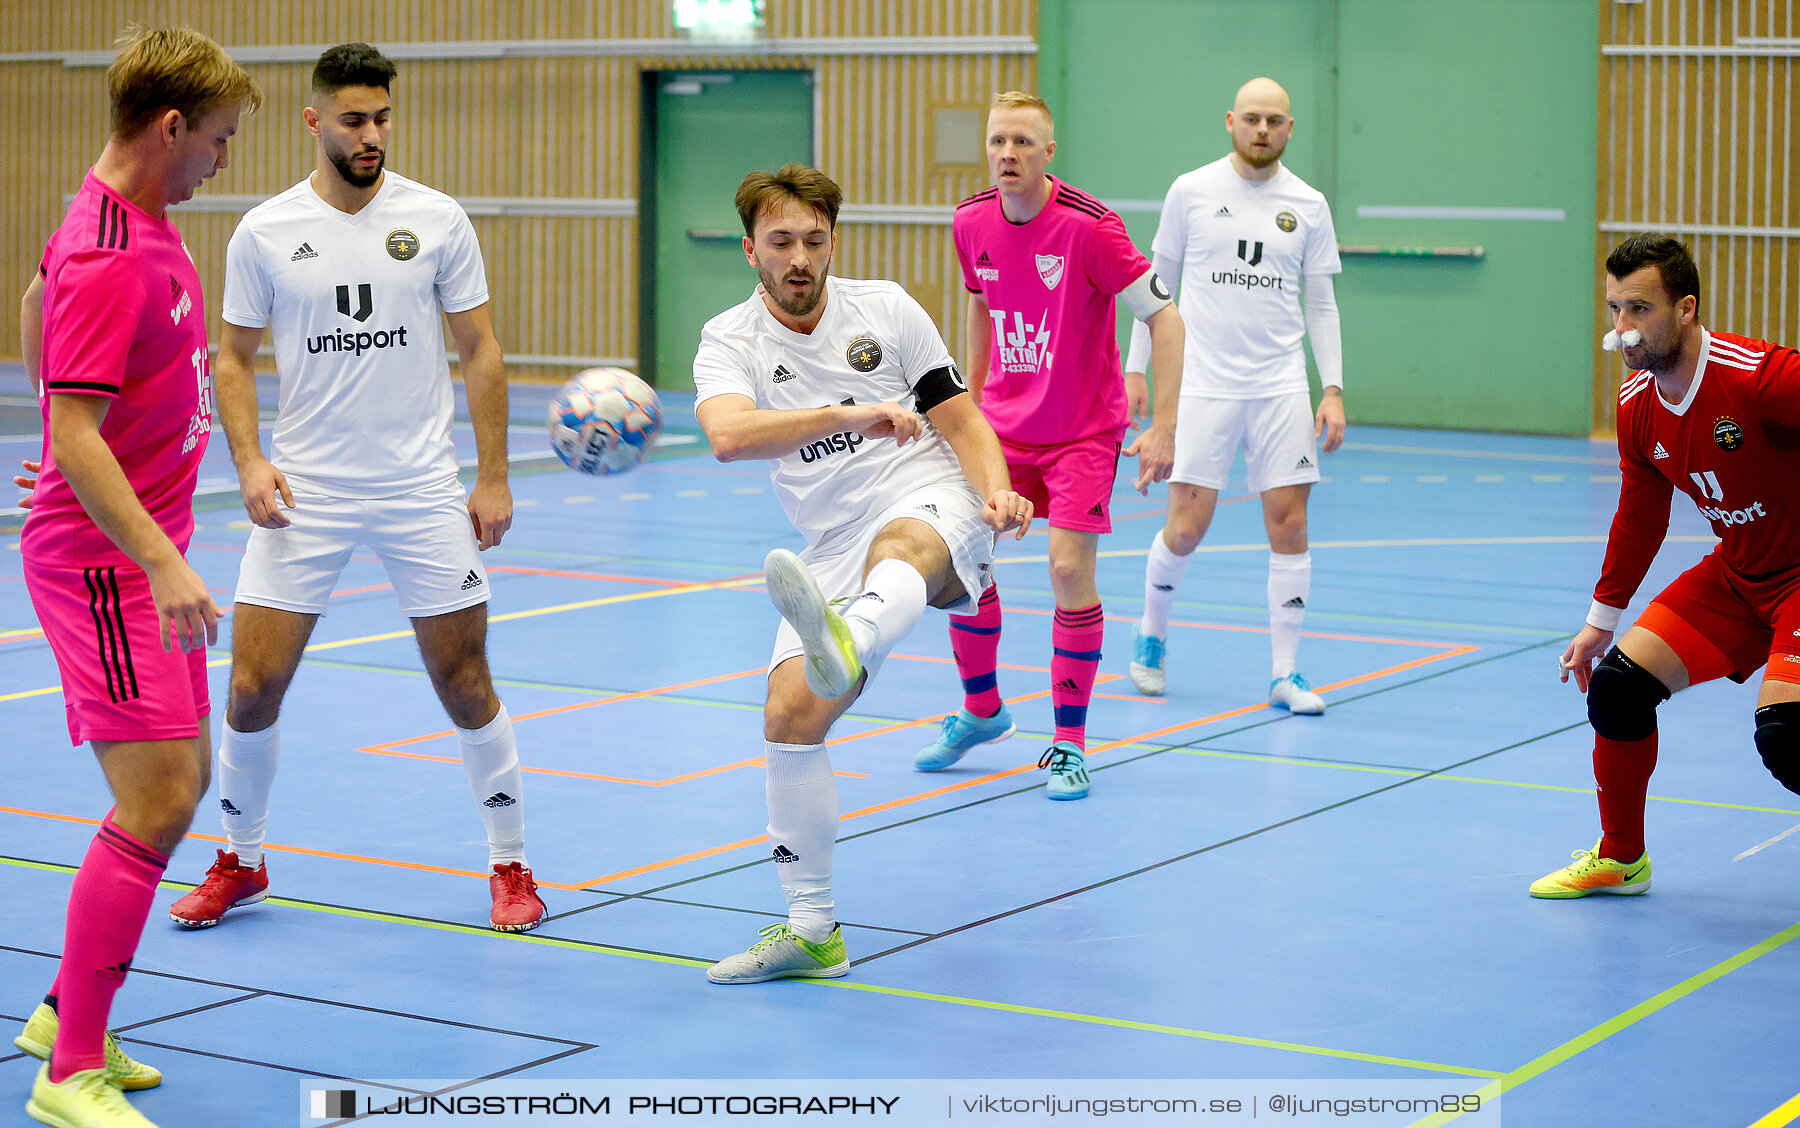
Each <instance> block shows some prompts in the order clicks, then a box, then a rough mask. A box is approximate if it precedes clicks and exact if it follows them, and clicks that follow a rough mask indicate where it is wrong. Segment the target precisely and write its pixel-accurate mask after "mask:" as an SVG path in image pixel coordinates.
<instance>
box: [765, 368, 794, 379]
mask: <svg viewBox="0 0 1800 1128" xmlns="http://www.w3.org/2000/svg"><path fill="white" fill-rule="evenodd" d="M793 378H794V373H793V372H791V371H789V369H788V366H787V365H785V364H777V365H776V366H775V374H774V375H773V376H771V377H769V379H770V380H771V381H773V382H774V383H777V384H781V383H785V382H786V381H788V380H792V379H793Z"/></svg>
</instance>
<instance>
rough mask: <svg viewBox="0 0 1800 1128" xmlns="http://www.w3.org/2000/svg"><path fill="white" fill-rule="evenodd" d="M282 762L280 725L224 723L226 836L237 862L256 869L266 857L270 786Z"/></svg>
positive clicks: (221, 740) (221, 780)
mask: <svg viewBox="0 0 1800 1128" xmlns="http://www.w3.org/2000/svg"><path fill="white" fill-rule="evenodd" d="M280 763H281V726H280V723H279V722H277V723H275V724H272V725H270V726H269V727H268V728H266V729H263V730H262V731H261V732H239V731H237V730H236V729H234V728H232V727H231V724H230V722H227V723H226V725H225V731H224V733H223V734H222V735H221V736H220V737H219V807H220V808H221V809H222V810H223V811H224V816H223V817H222V818H221V819H220V821H221V822H222V823H223V824H224V826H225V837H226V838H228V839H229V840H230V841H231V849H232V852H233V853H235V854H237V857H238V865H240V866H244V867H246V868H248V869H255V868H256V867H257V866H260V865H262V861H263V834H264V833H265V831H266V830H267V829H268V824H269V787H270V785H272V784H273V783H274V782H275V769H276V767H277V766H279V765H280Z"/></svg>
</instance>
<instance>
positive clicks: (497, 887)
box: [488, 862, 544, 932]
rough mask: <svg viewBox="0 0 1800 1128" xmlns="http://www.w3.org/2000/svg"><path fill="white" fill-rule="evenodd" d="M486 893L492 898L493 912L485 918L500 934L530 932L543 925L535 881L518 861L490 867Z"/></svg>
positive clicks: (542, 908) (541, 902)
mask: <svg viewBox="0 0 1800 1128" xmlns="http://www.w3.org/2000/svg"><path fill="white" fill-rule="evenodd" d="M488 891H489V892H491V893H492V894H493V895H494V912H493V915H492V916H491V917H490V918H489V919H490V920H492V922H493V926H494V928H495V929H496V930H497V931H500V932H530V931H531V930H532V929H534V928H536V927H537V926H538V925H540V924H542V923H544V902H543V899H542V898H540V897H539V896H538V892H537V882H535V881H533V880H531V871H530V870H528V869H526V868H525V867H524V866H523V865H521V864H520V863H518V862H508V863H507V864H506V865H503V866H495V867H494V875H493V876H492V877H490V878H488Z"/></svg>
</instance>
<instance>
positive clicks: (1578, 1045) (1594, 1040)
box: [1409, 923, 1800, 1128]
mask: <svg viewBox="0 0 1800 1128" xmlns="http://www.w3.org/2000/svg"><path fill="white" fill-rule="evenodd" d="M1796 936H1800V923H1796V924H1790V925H1788V926H1787V927H1786V928H1784V929H1782V930H1781V931H1780V932H1777V933H1776V934H1775V935H1773V936H1771V937H1769V938H1768V939H1766V940H1763V941H1761V942H1759V943H1756V944H1752V945H1751V946H1750V947H1748V948H1745V949H1744V950H1743V951H1741V952H1739V953H1738V954H1737V955H1735V956H1731V957H1729V958H1727V959H1724V960H1720V961H1719V962H1718V963H1716V964H1714V965H1712V966H1711V967H1709V968H1707V969H1706V970H1705V971H1701V972H1696V973H1695V974H1693V975H1690V976H1688V977H1687V978H1686V979H1683V980H1682V981H1681V982H1680V983H1677V984H1675V985H1674V986H1673V987H1670V988H1668V989H1667V990H1664V991H1659V992H1657V993H1656V994H1654V995H1652V996H1650V997H1649V998H1648V999H1645V1000H1644V1001H1643V1002H1641V1003H1639V1004H1638V1005H1637V1006H1635V1007H1632V1008H1630V1009H1629V1010H1624V1011H1621V1012H1619V1013H1618V1014H1616V1015H1614V1016H1613V1017H1611V1018H1609V1019H1607V1020H1606V1021H1605V1022H1602V1023H1600V1024H1599V1025H1598V1026H1593V1027H1590V1028H1588V1029H1587V1030H1584V1031H1582V1032H1581V1033H1580V1034H1577V1035H1575V1037H1573V1038H1570V1039H1569V1040H1568V1041H1566V1042H1564V1043H1563V1044H1562V1045H1560V1046H1557V1047H1556V1048H1555V1049H1553V1050H1550V1051H1548V1052H1546V1053H1542V1054H1539V1055H1538V1056H1537V1057H1535V1058H1532V1059H1531V1060H1530V1061H1528V1062H1526V1063H1525V1064H1524V1065H1521V1066H1520V1067H1519V1068H1517V1069H1514V1070H1512V1071H1511V1072H1509V1073H1507V1074H1506V1075H1504V1076H1502V1077H1500V1078H1498V1079H1496V1080H1494V1081H1490V1082H1488V1083H1487V1084H1486V1085H1483V1086H1482V1087H1481V1088H1479V1089H1477V1090H1476V1091H1475V1093H1476V1095H1477V1096H1479V1097H1480V1098H1481V1099H1482V1103H1484V1104H1485V1103H1486V1102H1488V1101H1491V1100H1493V1099H1494V1098H1495V1097H1498V1096H1499V1095H1500V1094H1502V1093H1505V1092H1509V1091H1511V1090H1513V1089H1516V1088H1518V1087H1519V1086H1520V1085H1523V1084H1524V1083H1525V1082H1527V1081H1530V1080H1532V1079H1533V1078H1535V1077H1538V1076H1540V1075H1541V1074H1544V1073H1547V1072H1549V1071H1550V1070H1552V1069H1554V1068H1556V1067H1557V1066H1559V1065H1561V1064H1562V1063H1563V1062H1565V1061H1568V1060H1569V1059H1570V1058H1573V1057H1575V1056H1576V1055H1578V1054H1581V1053H1583V1052H1584V1051H1586V1050H1590V1049H1592V1048H1593V1047H1595V1046H1597V1045H1599V1044H1600V1043H1601V1042H1604V1041H1606V1040H1607V1039H1608V1038H1610V1037H1612V1036H1613V1035H1614V1034H1617V1033H1618V1032H1619V1031H1621V1030H1623V1029H1625V1028H1626V1027H1628V1026H1632V1025H1635V1024H1636V1023H1638V1022H1641V1021H1642V1020H1644V1019H1646V1018H1649V1017H1650V1016H1651V1015H1653V1014H1655V1013H1656V1012H1657V1011H1660V1010H1662V1009H1663V1008H1664V1007H1666V1006H1668V1005H1670V1004H1671V1003H1676V1002H1679V1001H1681V1000H1682V999H1685V998H1687V997H1688V996H1689V995H1691V994H1693V993H1694V992H1695V991H1698V990H1700V988H1702V987H1705V986H1707V985H1709V984H1711V983H1714V982H1716V981H1717V980H1720V979H1723V978H1725V976H1727V975H1730V974H1731V973H1732V972H1734V971H1736V970H1737V969H1738V968H1741V967H1743V966H1744V965H1745V964H1748V963H1750V962H1751V961H1753V960H1757V959H1760V958H1762V957H1763V956H1766V955H1768V954H1769V953H1770V952H1773V951H1774V950H1775V949H1777V948H1779V947H1781V946H1782V945H1783V944H1786V943H1788V942H1789V941H1791V940H1793V939H1794V938H1795V937H1796ZM1783 1107H1786V1106H1783ZM1776 1111H1777V1112H1779V1111H1781V1110H1780V1109H1777V1110H1776ZM1462 1115H1463V1114H1462V1113H1461V1112H1438V1113H1433V1114H1432V1115H1430V1116H1427V1117H1425V1118H1424V1119H1422V1120H1418V1121H1415V1122H1414V1123H1413V1124H1411V1125H1410V1126H1409V1128H1438V1126H1439V1125H1443V1124H1448V1123H1450V1122H1451V1121H1452V1120H1456V1119H1458V1118H1460V1117H1461V1116H1462ZM1770 1115H1774V1113H1771V1114H1770ZM1777 1123H1786V1121H1778V1122H1777Z"/></svg>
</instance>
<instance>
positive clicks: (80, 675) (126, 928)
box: [16, 30, 262, 1128]
mask: <svg viewBox="0 0 1800 1128" xmlns="http://www.w3.org/2000/svg"><path fill="white" fill-rule="evenodd" d="M107 88H108V91H109V93H110V94H111V98H112V119H113V133H112V137H111V138H110V139H109V140H108V141H107V144H106V148H105V149H104V150H103V151H102V152H101V154H100V159H99V160H98V161H97V162H95V164H94V167H93V169H92V170H91V171H90V172H89V173H88V175H87V178H86V179H85V180H84V181H83V182H82V185H81V190H80V191H79V192H77V193H76V195H75V200H74V203H73V204H71V205H70V207H69V212H68V215H67V217H66V218H65V219H64V220H63V224H62V227H60V228H59V229H58V230H57V232H56V234H55V235H53V236H52V237H51V239H50V244H49V247H48V249H47V250H46V252H45V255H44V261H43V265H42V266H41V267H40V276H39V277H38V278H37V279H34V280H33V282H32V284H31V287H30V288H29V289H28V290H27V291H26V294H25V299H24V301H23V303H22V308H21V321H22V324H23V328H24V334H25V335H26V336H27V337H28V338H29V337H34V336H35V339H29V340H27V341H26V342H25V343H24V355H25V356H26V357H27V359H28V361H29V360H30V359H31V358H34V357H35V358H38V359H39V363H40V366H41V372H38V373H34V374H33V375H34V377H35V376H38V375H41V377H42V380H41V385H40V387H39V399H40V401H41V404H42V410H43V416H44V436H45V441H44V454H43V460H42V463H43V464H42V473H41V476H40V477H39V479H38V481H37V484H36V487H35V490H34V492H33V495H32V506H31V513H30V515H29V516H28V517H27V519H26V521H25V528H24V531H23V533H22V534H21V536H20V550H21V552H22V554H23V557H24V571H25V583H26V588H27V590H28V591H29V592H30V595H31V602H32V607H33V608H34V610H35V611H36V612H37V616H38V620H39V622H40V623H42V624H43V627H44V636H45V638H46V639H47V640H48V641H49V643H50V648H51V650H52V652H53V653H54V654H55V656H56V664H57V668H58V670H59V672H60V673H61V676H62V686H63V699H64V702H65V706H66V708H67V711H68V720H69V736H70V739H71V740H72V741H73V742H74V743H77V744H79V743H81V742H82V741H88V742H90V743H91V744H92V745H93V748H94V755H95V756H96V757H97V758H98V759H99V761H100V768H101V770H102V772H103V773H104V774H105V776H106V781H107V784H108V785H109V786H110V787H111V788H112V792H113V797H114V799H115V800H116V806H115V807H114V808H113V810H111V811H110V812H108V813H107V815H106V817H105V819H104V820H102V822H101V824H100V831H99V833H98V834H97V835H95V837H94V840H93V843H92V845H90V846H89V847H88V852H87V856H86V857H85V858H84V859H83V860H82V863H81V868H80V869H79V870H78V871H77V872H76V874H75V881H74V885H73V887H72V888H71V889H70V892H69V909H68V924H67V932H66V934H65V938H64V944H63V956H62V963H61V965H60V966H59V968H58V970H57V976H56V983H55V985H54V986H53V987H52V989H51V992H50V995H49V996H47V997H46V998H45V1000H44V1003H43V1004H42V1005H41V1006H39V1007H38V1008H37V1010H36V1011H35V1012H34V1013H33V1014H32V1016H31V1018H30V1020H29V1021H28V1022H27V1023H26V1026H25V1029H24V1031H23V1032H22V1033H21V1034H20V1035H19V1037H18V1038H17V1039H16V1042H17V1044H18V1045H19V1047H20V1048H21V1049H24V1050H25V1051H27V1052H28V1053H31V1054H33V1055H35V1056H37V1057H45V1058H48V1059H49V1060H48V1061H47V1063H46V1064H45V1065H44V1067H43V1068H42V1069H41V1070H39V1072H38V1076H37V1081H36V1083H35V1084H34V1085H33V1086H32V1092H31V1100H30V1102H29V1103H28V1104H27V1105H26V1106H25V1109H26V1111H27V1112H28V1113H30V1114H31V1115H32V1116H33V1117H34V1118H36V1119H37V1120H39V1121H42V1122H43V1123H45V1124H57V1125H80V1126H82V1128H86V1126H89V1125H96V1126H113V1125H118V1126H127V1128H128V1126H140V1128H141V1126H142V1125H147V1124H149V1123H150V1122H149V1121H148V1120H146V1119H145V1118H144V1117H143V1116H141V1115H140V1114H139V1113H138V1112H137V1111H136V1110H135V1109H133V1108H132V1107H131V1105H130V1104H129V1103H127V1102H126V1100H125V1098H124V1095H123V1093H122V1091H121V1090H122V1088H131V1089H143V1088H149V1087H151V1086H153V1085H156V1084H157V1083H158V1082H160V1081H161V1080H162V1076H161V1074H159V1073H158V1072H157V1071H156V1070H154V1069H151V1068H150V1067H148V1066H145V1065H142V1064H140V1063H138V1062H135V1061H132V1060H131V1059H130V1058H129V1057H126V1056H125V1054H124V1053H123V1052H122V1051H121V1050H120V1049H119V1048H118V1043H117V1041H116V1040H115V1039H114V1038H113V1037H112V1036H111V1035H110V1034H109V1033H108V1032H107V1030H106V1019H107V1015H108V1013H109V1012H110V1010H111V1008H112V999H113V994H114V992H116V991H117V990H118V988H119V985H120V984H121V983H123V982H124V980H125V976H126V973H127V972H129V971H130V969H131V960H132V956H133V955H134V954H135V952H136V950H137V946H138V940H139V938H140V937H141V936H142V934H143V930H144V921H145V919H146V918H147V917H148V915H149V912H150V905H151V899H152V897H153V896H154V894H155V892H156V884H157V881H158V880H159V879H160V878H161V877H162V875H163V871H164V870H165V869H166V868H167V867H168V864H169V854H170V852H171V851H173V850H174V849H175V846H176V844H177V843H179V842H180V841H181V839H182V836H183V835H185V834H186V833H187V828H188V823H189V822H190V821H191V820H192V818H193V814H194V805H195V804H196V803H197V802H198V801H199V798H200V796H201V795H203V794H204V793H205V792H206V788H207V784H208V782H209V775H210V768H211V760H212V754H211V750H210V749H211V739H210V733H209V724H208V714H209V712H210V704H209V702H208V699H207V689H206V644H207V643H209V642H214V641H216V640H217V637H218V619H219V608H218V606H217V605H216V604H215V603H214V602H213V599H212V596H211V595H209V594H208V593H207V590H206V583H205V581H203V580H202V579H201V578H200V577H199V576H198V575H197V574H196V573H195V572H194V570H193V569H192V568H190V567H189V566H188V563H187V560H186V559H185V556H184V553H185V552H186V550H187V544H188V540H189V538H190V537H191V536H192V535H193V531H194V508H193V499H194V481H195V478H196V476H197V475H198V473H199V469H200V459H201V456H202V455H203V454H204V453H205V452H206V442H207V437H208V434H209V432H210V431H211V430H212V406H213V399H212V379H211V373H210V371H209V369H208V360H207V341H206V308H205V299H204V297H203V296H202V295H201V293H200V277H199V275H198V273H196V271H195V269H194V264H193V261H192V260H191V259H190V258H189V257H188V254H187V248H186V247H185V246H184V245H183V244H182V241H181V234H180V232H178V231H177V230H176V229H175V225H174V224H173V223H171V222H170V221H169V219H168V218H167V216H166V214H165V211H166V209H167V208H168V206H169V205H170V204H177V203H180V202H182V201H183V200H186V199H188V198H189V197H191V196H192V195H193V194H194V191H195V190H196V189H197V188H198V187H199V186H200V182H201V181H203V180H205V179H207V178H209V177H211V176H212V175H213V174H214V173H216V172H218V171H219V170H220V169H222V168H224V167H225V166H226V165H227V164H228V163H229V154H228V148H229V143H230V140H231V137H232V135H233V134H234V133H235V132H236V131H237V126H238V117H239V114H240V112H241V111H242V110H243V108H244V107H245V106H249V107H250V108H252V109H254V108H255V107H256V106H258V105H260V104H261V100H262V96H261V94H260V93H258V91H257V89H256V86H255V85H254V84H253V83H252V82H251V81H250V77H249V76H248V75H247V74H245V73H244V71H243V70H242V68H240V67H238V66H237V64H235V63H233V62H232V61H231V59H230V58H228V57H227V56H226V55H225V53H224V52H223V51H222V50H220V48H219V46H218V45H217V44H216V43H214V42H213V41H212V40H210V39H207V38H206V37H205V36H203V35H200V34H198V33H197V32H192V31H137V30H134V31H132V32H130V33H128V35H127V37H126V39H125V41H124V42H123V44H122V46H121V49H120V51H119V55H118V57H117V58H116V59H115V60H114V62H113V64H112V67H111V69H109V70H108V71H107ZM38 330H41V335H37V331H38Z"/></svg>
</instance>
